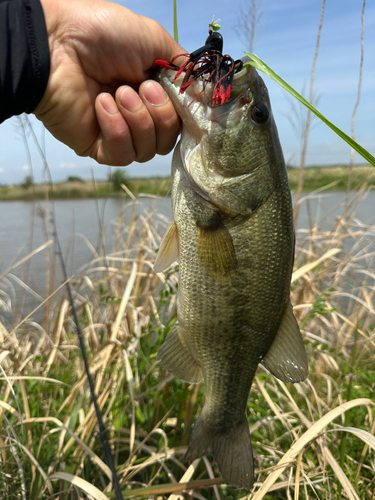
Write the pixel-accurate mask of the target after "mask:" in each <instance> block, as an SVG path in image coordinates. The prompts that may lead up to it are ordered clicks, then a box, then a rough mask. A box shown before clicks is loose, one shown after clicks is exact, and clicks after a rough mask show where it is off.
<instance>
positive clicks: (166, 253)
mask: <svg viewBox="0 0 375 500" xmlns="http://www.w3.org/2000/svg"><path fill="white" fill-rule="evenodd" d="M177 259H178V231H177V225H176V223H175V221H174V220H173V221H172V222H171V223H170V224H169V226H168V228H167V230H166V231H165V234H164V236H163V239H162V241H161V243H160V247H159V252H158V254H157V256H156V259H155V263H154V271H155V273H161V272H162V271H165V270H166V269H168V267H170V266H171V265H172V264H173V262H175V261H176V260H177Z"/></svg>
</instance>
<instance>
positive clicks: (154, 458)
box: [0, 202, 375, 500]
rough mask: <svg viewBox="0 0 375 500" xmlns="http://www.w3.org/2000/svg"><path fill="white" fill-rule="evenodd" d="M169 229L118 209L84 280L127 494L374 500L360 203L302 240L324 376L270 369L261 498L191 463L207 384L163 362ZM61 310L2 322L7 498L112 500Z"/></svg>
mask: <svg viewBox="0 0 375 500" xmlns="http://www.w3.org/2000/svg"><path fill="white" fill-rule="evenodd" d="M134 203H135V202H134ZM353 206H354V205H353ZM127 210H129V211H131V212H132V211H133V214H134V204H133V202H132V203H131V204H129V205H128V208H127ZM166 225H167V221H165V220H163V219H161V217H158V216H152V215H151V214H150V215H148V216H139V217H137V218H136V217H133V218H132V220H131V223H130V225H129V226H128V227H124V226H123V215H119V219H118V224H117V228H118V231H117V238H116V243H115V250H114V252H113V253H112V254H111V255H106V256H105V255H102V256H98V257H97V258H96V259H95V260H93V261H92V262H91V263H90V264H89V266H88V267H87V269H86V270H85V272H84V273H83V274H82V275H81V276H77V277H73V278H72V279H71V281H72V284H73V287H74V291H75V295H74V299H75V305H76V308H77V311H78V315H79V320H80V325H81V327H82V329H83V332H84V337H85V342H86V345H87V349H88V355H89V362H90V370H91V374H92V376H93V379H94V384H95V388H96V393H97V395H98V399H99V406H100V408H101V411H102V414H103V418H104V421H105V423H106V426H107V429H108V434H109V438H110V445H111V449H112V453H113V456H114V460H115V464H116V465H117V474H118V478H119V481H120V485H121V487H122V489H123V494H124V498H125V497H140V498H148V499H164V498H165V499H167V498H168V499H170V500H177V499H180V498H198V499H222V500H225V499H240V498H242V499H249V500H250V499H252V500H260V499H261V498H265V499H271V498H272V499H285V498H288V499H294V500H298V499H315V498H319V499H321V498H328V499H331V498H332V499H336V498H350V499H361V500H370V499H373V498H374V496H373V492H374V490H375V479H374V477H375V476H374V466H375V453H374V450H375V438H374V436H373V434H374V430H375V418H374V417H375V411H374V403H373V401H374V398H375V395H374V392H375V359H374V358H375V355H374V353H375V349H374V347H375V335H374V327H375V317H374V314H375V311H374V306H373V303H374V301H373V296H374V292H375V286H374V283H375V272H374V234H375V233H374V232H375V228H374V227H373V226H372V227H369V226H366V225H365V224H363V223H361V222H359V221H357V220H356V219H355V215H354V214H353V213H351V209H350V207H349V208H348V209H347V210H346V212H345V214H344V215H343V216H342V217H341V218H340V219H339V220H337V222H336V225H335V227H333V228H332V230H330V231H321V230H320V229H319V226H315V225H312V227H311V229H310V230H308V231H301V232H299V234H298V239H297V249H296V261H295V262H296V264H295V266H296V270H295V274H294V281H293V285H292V303H293V304H294V309H295V313H296V315H297V316H298V319H299V321H300V323H301V325H302V331H303V334H304V337H305V339H306V348H307V351H308V356H309V362H310V375H309V378H308V379H307V380H306V381H305V382H303V383H301V384H296V385H294V386H293V385H286V384H284V383H282V382H280V381H278V380H276V379H275V378H273V377H272V376H271V375H270V374H268V373H266V372H265V371H264V370H262V368H260V369H259V372H258V374H257V377H256V380H255V382H254V384H253V387H252V390H251V394H250V397H249V403H248V414H249V424H250V427H251V433H252V440H253V447H254V453H255V457H256V469H257V470H256V484H255V488H254V491H253V492H252V493H250V494H248V493H246V492H244V491H240V490H236V489H234V488H230V487H227V486H226V485H223V484H222V481H221V479H220V478H219V476H218V473H217V470H216V467H215V465H214V463H213V462H212V461H211V460H208V459H206V458H205V459H202V460H196V461H195V462H194V463H193V464H191V465H190V466H188V464H185V463H183V462H182V458H183V455H184V453H185V451H186V448H187V443H188V441H189V434H190V431H191V426H192V424H193V422H194V420H195V418H196V416H197V414H198V413H199V410H200V408H201V406H202V398H203V387H202V386H192V387H189V386H188V385H187V384H184V383H182V382H180V381H178V380H175V379H173V378H172V377H166V376H165V374H164V373H162V371H161V370H160V368H159V366H158V365H157V363H156V361H155V358H156V352H157V349H158V347H159V346H160V344H161V343H162V341H163V339H164V336H165V335H166V333H167V332H168V331H169V330H170V327H171V325H172V324H173V321H174V318H175V316H174V315H175V305H176V300H175V297H176V284H177V268H173V269H172V270H171V271H170V272H169V273H165V274H163V275H155V274H154V273H153V271H152V264H153V261H154V257H155V249H156V248H157V247H158V246H159V242H160V234H161V233H162V232H163V228H165V227H166ZM5 291H6V290H5ZM3 293H5V292H4V290H3ZM51 300H53V299H51ZM51 310H52V314H51V316H50V318H49V323H48V328H46V329H43V328H42V327H41V326H40V325H38V324H36V323H35V322H34V321H33V319H32V318H31V317H30V318H28V319H27V320H26V321H24V322H23V323H22V324H20V325H19V326H18V327H16V328H14V329H13V331H10V330H9V329H8V328H6V327H5V326H4V324H2V323H1V322H0V341H1V351H0V366H1V370H2V376H1V383H0V483H1V486H0V491H2V493H0V498H1V496H2V497H3V498H22V499H26V498H30V499H32V500H34V499H37V498H41V499H42V498H45V499H47V498H58V499H60V500H61V499H65V498H66V499H68V498H69V499H83V498H95V499H103V500H104V499H105V498H108V497H112V498H113V497H114V495H113V491H112V483H111V474H110V471H109V469H108V467H107V465H106V464H105V463H104V457H103V452H102V449H101V444H100V440H99V438H98V435H97V432H96V429H97V423H96V417H95V413H94V409H93V405H92V403H91V401H90V396H89V390H88V386H87V378H86V374H85V372H84V368H83V363H82V359H81V356H80V353H79V349H78V344H77V339H76V336H75V334H74V329H75V327H74V324H73V321H72V313H71V310H70V307H69V304H68V302H67V299H66V297H65V296H64V297H61V298H60V299H59V301H58V302H57V303H55V305H54V307H53V308H51ZM182 491H185V492H186V491H187V492H188V493H185V494H184V496H183V497H182V496H181V495H180V493H181V492H182Z"/></svg>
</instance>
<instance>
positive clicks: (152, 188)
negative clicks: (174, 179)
mask: <svg viewBox="0 0 375 500" xmlns="http://www.w3.org/2000/svg"><path fill="white" fill-rule="evenodd" d="M127 185H128V187H129V189H130V190H131V192H132V193H133V194H134V195H138V194H140V193H143V194H153V195H157V196H166V195H167V194H169V192H170V186H171V180H170V177H155V178H152V179H148V178H140V179H131V180H129V181H128V182H127ZM52 192H53V198H54V199H56V200H68V199H84V198H105V197H111V198H121V197H124V191H123V190H120V191H114V190H113V187H112V184H111V183H110V182H108V181H96V182H93V181H84V182H83V181H82V182H77V181H76V182H59V183H56V184H54V185H53V189H52ZM47 193H50V187H49V185H47V184H35V185H34V186H30V187H29V188H28V189H24V188H23V187H21V186H0V201H15V200H24V201H28V200H38V199H46V197H47Z"/></svg>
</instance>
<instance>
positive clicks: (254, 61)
mask: <svg viewBox="0 0 375 500" xmlns="http://www.w3.org/2000/svg"><path fill="white" fill-rule="evenodd" d="M246 55H248V56H249V57H250V58H251V61H249V62H248V63H246V64H250V65H251V66H254V68H255V69H257V70H259V71H262V72H263V73H265V74H266V75H267V76H269V77H270V78H272V80H275V82H276V83H278V84H279V85H281V87H283V88H284V89H285V90H287V91H288V92H289V93H290V94H292V96H293V97H295V98H296V99H298V101H300V102H301V103H302V104H304V105H305V106H306V107H307V108H308V109H309V110H310V111H312V112H313V113H314V114H315V115H316V116H317V117H318V118H319V119H320V120H322V122H324V123H325V124H326V125H328V127H329V128H331V129H332V130H333V131H334V132H336V134H337V135H339V136H340V137H341V139H343V140H344V141H345V142H347V143H348V144H349V146H351V147H352V148H353V149H354V150H355V151H357V153H359V154H360V155H361V156H362V157H363V158H364V159H365V160H367V161H368V162H369V163H370V165H372V166H373V167H375V158H374V157H373V156H372V155H371V154H370V153H369V152H368V151H367V150H366V149H365V148H363V147H362V146H361V145H360V144H358V143H357V142H355V141H353V139H352V138H351V137H349V136H348V135H347V134H345V132H343V131H342V130H341V129H339V128H338V127H336V125H334V124H333V123H332V122H330V121H329V120H328V119H327V118H326V117H325V116H324V115H322V113H320V112H319V111H318V110H317V109H316V108H315V107H314V106H313V105H312V104H311V103H309V101H307V100H306V99H305V98H304V97H303V96H302V95H301V94H299V93H298V92H297V91H296V90H295V89H294V88H293V87H291V86H290V85H289V84H288V83H287V82H286V81H285V80H283V79H282V78H281V76H279V75H278V74H277V73H275V71H273V69H271V68H270V67H269V66H267V64H266V63H265V62H263V61H262V60H261V59H260V58H259V57H258V56H256V55H255V54H247V53H246Z"/></svg>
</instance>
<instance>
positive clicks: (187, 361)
mask: <svg viewBox="0 0 375 500" xmlns="http://www.w3.org/2000/svg"><path fill="white" fill-rule="evenodd" d="M156 359H157V360H158V361H160V364H161V365H162V367H163V368H165V369H166V370H167V371H169V372H170V373H172V375H174V376H175V377H177V378H179V379H181V380H184V381H185V382H189V383H190V384H197V383H198V382H200V381H201V380H202V378H203V377H202V370H201V368H200V366H199V365H198V363H197V362H196V360H195V358H194V356H193V354H192V352H191V350H190V349H189V346H188V344H187V342H186V340H185V336H184V332H183V331H182V328H181V327H180V325H179V324H178V323H176V324H175V325H174V327H173V330H172V331H171V333H170V334H169V335H167V338H166V339H165V341H164V344H163V345H162V346H161V347H160V349H159V351H158V355H157V358H156Z"/></svg>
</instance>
